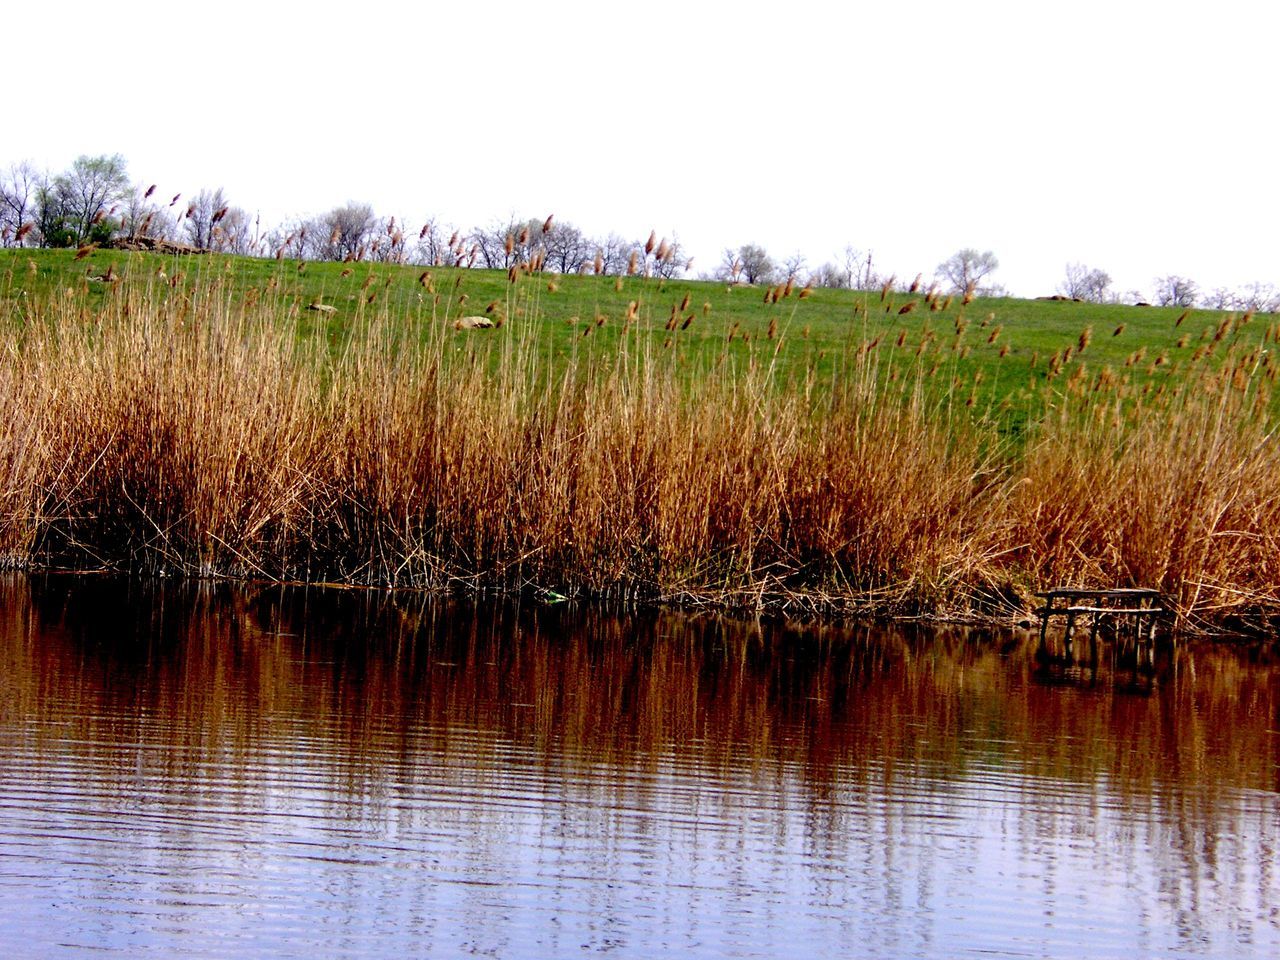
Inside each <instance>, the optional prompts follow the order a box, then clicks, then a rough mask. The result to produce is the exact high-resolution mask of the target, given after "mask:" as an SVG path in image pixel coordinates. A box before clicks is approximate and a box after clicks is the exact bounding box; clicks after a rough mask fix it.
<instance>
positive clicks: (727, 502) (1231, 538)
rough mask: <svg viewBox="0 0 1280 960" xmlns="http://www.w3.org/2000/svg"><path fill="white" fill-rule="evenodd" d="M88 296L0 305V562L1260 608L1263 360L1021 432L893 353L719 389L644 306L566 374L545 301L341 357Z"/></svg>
mask: <svg viewBox="0 0 1280 960" xmlns="http://www.w3.org/2000/svg"><path fill="white" fill-rule="evenodd" d="M518 282H520V281H519V280H518V279H517V283H518ZM87 304H88V301H87V299H86V298H85V297H84V296H83V295H82V294H81V293H77V292H76V291H71V292H69V293H68V294H66V295H65V296H64V297H63V298H61V299H59V300H57V301H56V302H53V303H50V304H48V305H46V306H45V308H43V309H42V310H41V311H39V312H38V313H37V314H35V315H34V316H33V317H31V318H29V319H28V320H26V321H24V322H23V323H21V324H20V323H19V322H18V320H17V319H16V317H13V316H6V317H3V318H0V327H2V328H3V330H4V333H3V350H2V351H0V403H2V404H3V409H4V410H5V411H6V412H7V416H6V417H5V418H3V421H2V422H0V549H3V551H4V555H5V557H7V558H8V561H9V562H10V563H11V564H14V565H29V564H56V565H69V566H90V567H112V568H126V569H132V570H138V571H150V572H157V571H167V572H175V573H182V574H196V575H203V576H233V577H253V578H265V579H271V580H308V581H326V580H341V581H345V582H352V583H362V584H387V585H401V586H421V587H429V588H445V587H470V588H485V589H497V590H513V589H522V588H528V587H539V588H544V589H548V590H554V591H556V592H559V593H564V594H570V595H589V596H602V597H619V598H628V599H667V600H677V601H683V602H695V603H700V602H719V603H732V604H747V605H767V604H771V603H776V604H783V605H800V606H809V607H813V608H822V609H836V610H846V611H848V610H874V611H877V612H893V613H904V612H914V613H929V612H951V613H954V612H966V611H968V612H972V611H974V610H980V611H983V612H987V613H992V612H1003V613H1009V612H1012V611H1013V610H1014V609H1016V608H1019V607H1021V606H1025V605H1026V603H1027V602H1029V600H1030V593H1031V591H1032V590H1033V589H1035V588H1036V587H1037V586H1043V585H1047V584H1048V583H1049V582H1050V581H1054V582H1074V583H1081V584H1114V583H1122V584H1127V583H1135V584H1136V583H1141V584H1144V585H1148V584H1149V585H1155V586H1158V587H1160V588H1161V589H1164V590H1166V591H1168V592H1169V593H1170V594H1171V595H1172V596H1173V597H1175V598H1176V600H1177V602H1178V604H1179V609H1180V611H1181V612H1182V613H1183V614H1185V615H1188V616H1193V617H1200V618H1207V619H1208V620H1216V621H1221V620H1222V619H1223V618H1224V617H1227V616H1229V615H1243V616H1247V617H1249V618H1252V619H1253V621H1259V619H1260V618H1266V617H1272V616H1274V615H1275V613H1276V611H1277V609H1280V581H1278V579H1277V577H1278V571H1280V563H1278V561H1280V542H1278V541H1277V535H1276V532H1275V531H1276V530H1277V527H1278V524H1277V521H1278V520H1280V517H1278V516H1277V511H1278V510H1280V507H1278V506H1277V504H1280V469H1278V468H1277V463H1276V458H1275V456H1274V452H1273V449H1272V441H1271V437H1272V434H1271V430H1272V420H1271V418H1270V414H1269V410H1270V401H1269V394H1268V393H1267V385H1268V384H1269V382H1270V378H1271V377H1273V376H1274V371H1273V370H1272V368H1271V367H1270V365H1269V359H1267V357H1266V355H1265V354H1264V353H1262V352H1261V351H1260V350H1254V351H1252V352H1246V351H1245V350H1243V348H1241V352H1240V356H1238V357H1235V358H1232V359H1229V361H1228V362H1225V363H1224V364H1223V365H1221V366H1218V367H1214V368H1213V371H1210V370H1209V368H1208V367H1207V366H1206V367H1205V370H1206V373H1205V374H1204V375H1202V376H1201V375H1188V376H1187V377H1185V378H1184V379H1183V380H1182V381H1179V382H1180V383H1181V387H1180V388H1179V389H1178V390H1177V391H1169V392H1168V393H1167V394H1162V395H1159V396H1153V397H1148V398H1143V397H1141V396H1140V395H1139V396H1132V395H1130V393H1132V388H1131V387H1129V386H1128V385H1127V384H1126V382H1124V381H1121V380H1119V379H1117V378H1112V379H1111V380H1108V379H1107V378H1106V377H1103V376H1099V377H1098V378H1096V379H1095V380H1088V379H1085V378H1084V377H1080V376H1077V377H1073V378H1072V379H1071V380H1069V381H1066V382H1065V384H1064V382H1063V381H1060V380H1059V381H1050V384H1051V389H1055V390H1059V391H1061V398H1060V402H1058V403H1057V405H1056V408H1055V412H1054V414H1052V415H1051V416H1050V417H1049V418H1047V419H1045V420H1044V421H1043V422H1041V423H1039V424H1036V425H1034V426H1033V428H1032V431H1031V436H1030V439H1029V440H1028V441H1027V442H1026V443H1025V445H1019V446H1016V447H1015V446H1011V445H1010V444H1009V443H1008V442H1006V441H1003V440H1001V439H1000V435H999V433H998V431H997V429H996V420H995V419H994V418H991V417H987V418H984V417H983V416H980V415H977V414H975V413H974V412H973V411H972V410H971V409H968V408H967V406H966V404H967V403H972V397H973V396H974V393H972V392H970V391H969V390H968V388H963V387H962V388H961V389H960V390H959V391H953V395H947V396H942V397H941V398H939V396H938V394H937V392H936V391H933V390H931V389H930V388H929V384H928V376H929V374H928V373H926V372H925V368H924V367H923V366H919V365H918V364H919V363H920V361H916V360H913V359H912V358H911V357H912V351H913V347H912V345H911V344H905V345H901V344H900V346H899V347H896V348H895V347H893V346H891V345H890V344H888V343H886V344H885V345H883V346H881V347H879V348H878V349H874V350H869V349H865V348H864V349H860V350H857V351H853V350H850V353H849V356H848V357H847V358H846V361H845V362H844V363H843V364H842V365H841V366H840V367H839V372H838V375H837V376H836V378H835V379H834V381H827V380H823V381H821V382H819V380H818V379H817V377H816V376H815V375H814V374H813V373H812V371H810V374H809V375H808V376H807V377H806V376H804V375H789V376H792V377H793V379H784V378H783V376H782V375H781V374H780V373H779V368H777V367H775V365H774V358H775V357H776V356H777V355H778V353H779V352H780V351H782V350H784V349H788V346H787V345H785V344H784V343H783V342H782V339H779V340H777V341H775V340H772V339H770V340H763V341H759V342H758V343H757V344H756V345H755V346H756V347H758V349H755V348H754V347H753V350H754V352H752V353H751V355H750V360H749V361H748V362H747V364H746V365H745V366H741V367H735V366H734V364H733V362H731V361H725V362H722V363H720V364H719V365H717V366H715V367H714V368H713V369H710V370H709V369H707V368H706V367H705V366H704V365H700V364H698V363H695V362H686V361H687V360H688V359H689V358H687V357H685V356H683V355H682V353H681V350H682V347H681V343H682V340H681V337H682V336H691V335H689V334H684V333H682V332H681V331H673V332H672V333H671V334H670V335H669V337H668V339H667V341H666V342H669V343H671V346H670V348H669V349H668V348H664V347H663V346H662V345H661V344H662V343H663V342H664V341H660V340H655V339H653V338H652V336H651V335H650V333H649V330H648V329H647V328H646V324H645V320H644V318H643V317H635V318H634V322H633V323H631V327H632V333H630V334H629V335H627V336H624V337H623V338H622V339H621V341H618V344H619V345H618V346H617V347H616V348H610V349H611V351H612V352H610V353H605V352H602V351H601V350H600V349H598V348H588V347H586V346H584V347H582V348H581V349H582V351H583V352H582V353H580V354H578V355H577V356H575V357H573V358H571V359H569V360H568V361H567V362H563V361H560V360H555V359H553V358H551V357H550V356H549V355H548V353H547V352H546V350H545V346H544V340H543V339H540V337H539V335H538V326H539V320H538V317H537V309H536V302H534V301H529V302H528V303H527V307H528V308H527V309H525V310H524V311H523V315H521V311H520V310H517V309H515V301H514V300H513V301H512V303H509V304H508V305H507V309H506V313H507V316H508V317H509V320H508V322H507V323H506V324H505V325H504V326H503V327H501V328H500V329H498V330H494V331H457V330H455V329H454V326H453V324H451V323H450V322H449V318H448V317H442V316H438V315H430V314H428V315H426V316H424V317H421V318H413V317H399V316H390V315H388V314H387V313H386V312H385V308H383V312H378V308H377V307H376V305H370V306H368V307H367V308H365V307H363V306H362V307H361V311H362V312H361V313H360V314H359V315H358V316H357V317H356V319H355V321H354V325H353V330H354V331H355V332H354V333H352V334H351V335H350V336H349V337H348V338H347V339H345V340H343V341H342V342H333V341H331V340H330V339H328V338H327V337H326V336H324V335H322V334H302V333H300V332H299V330H300V329H301V325H300V322H299V320H298V318H297V317H296V316H295V315H293V314H291V312H290V311H291V310H296V307H290V305H289V304H287V303H286V302H284V301H280V300H277V299H274V298H273V297H272V295H271V293H270V291H260V292H255V293H253V294H252V295H250V296H248V297H246V296H243V295H242V294H238V293H234V292H232V291H231V289H230V288H229V287H225V286H223V285H222V284H221V283H220V282H219V280H218V278H217V277H216V276H210V277H206V278H203V279H201V280H199V281H198V282H197V281H193V282H191V283H189V284H186V285H185V286H184V287H182V288H181V289H170V288H169V287H167V286H158V287H154V288H137V287H128V286H121V287H118V288H117V289H115V290H114V291H113V292H112V294H111V295H110V296H109V297H107V299H106V301H105V306H101V307H94V308H89V307H88V306H87ZM530 305H531V306H530ZM630 319H631V318H629V320H630ZM658 323H661V319H659V320H657V321H656V322H652V323H650V324H649V326H652V327H655V328H656V326H657V324H658ZM658 336H661V334H658ZM596 339H597V340H598V339H599V338H596ZM587 342H588V341H583V343H587ZM886 358H887V359H886ZM934 369H936V366H935V368H934Z"/></svg>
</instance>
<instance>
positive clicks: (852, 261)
mask: <svg viewBox="0 0 1280 960" xmlns="http://www.w3.org/2000/svg"><path fill="white" fill-rule="evenodd" d="M844 272H845V276H846V277H848V284H849V286H850V287H851V288H853V289H854V290H874V289H875V288H876V287H879V286H880V285H881V284H883V283H884V281H883V280H882V279H881V278H880V274H879V273H877V272H876V269H875V255H874V253H873V252H872V251H871V250H866V251H863V250H859V249H857V248H856V247H852V246H848V247H845V248H844Z"/></svg>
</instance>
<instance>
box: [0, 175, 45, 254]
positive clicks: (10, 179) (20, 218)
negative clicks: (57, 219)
mask: <svg viewBox="0 0 1280 960" xmlns="http://www.w3.org/2000/svg"><path fill="white" fill-rule="evenodd" d="M41 180H42V178H41V176H40V174H39V173H37V172H36V169H35V167H33V166H32V165H31V164H30V163H29V162H27V161H23V162H22V163H16V164H13V165H12V166H10V167H9V169H8V170H7V171H5V174H4V176H3V178H0V246H6V247H9V246H23V245H25V244H28V243H35V241H36V238H35V237H34V236H33V235H32V234H33V230H32V229H31V227H28V224H34V221H35V217H36V193H37V191H38V190H39V187H40V183H41ZM19 235H21V239H19Z"/></svg>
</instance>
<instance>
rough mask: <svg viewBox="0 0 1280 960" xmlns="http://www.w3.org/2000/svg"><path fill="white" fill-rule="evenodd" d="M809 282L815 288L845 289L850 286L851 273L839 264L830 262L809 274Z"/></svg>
mask: <svg viewBox="0 0 1280 960" xmlns="http://www.w3.org/2000/svg"><path fill="white" fill-rule="evenodd" d="M809 282H810V283H811V284H813V285H814V286H815V287H829V288H831V289H833V290H841V289H845V288H847V287H848V286H849V272H848V270H846V269H845V268H844V267H842V266H840V265H839V264H835V263H832V262H831V261H830V260H828V261H827V262H826V263H824V264H823V265H822V266H820V267H818V268H817V269H816V270H813V271H812V272H810V274H809Z"/></svg>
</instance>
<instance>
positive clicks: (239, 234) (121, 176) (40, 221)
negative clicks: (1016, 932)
mask: <svg viewBox="0 0 1280 960" xmlns="http://www.w3.org/2000/svg"><path fill="white" fill-rule="evenodd" d="M120 238H130V239H137V238H148V239H152V240H164V241H169V242H173V243H183V244H187V245H190V246H192V247H196V248H199V249H202V250H210V251H214V252H219V253H229V254H237V255H241V256H255V257H270V256H275V257H276V258H279V259H282V258H284V257H290V258H295V259H299V260H335V261H341V260H346V261H354V260H367V261H371V262H386V263H412V264H422V265H436V266H449V267H479V268H484V269H492V270H509V269H510V268H511V267H513V266H515V265H517V264H521V263H530V262H534V261H535V258H536V261H537V262H538V264H539V265H540V268H541V269H543V270H549V271H551V272H554V273H561V274H568V273H584V272H590V273H595V274H601V275H613V276H617V275H622V274H627V273H636V272H641V271H643V272H645V273H646V274H649V275H652V276H657V277H660V278H663V279H675V278H678V277H683V276H687V275H689V274H691V273H692V270H693V261H692V260H691V259H690V258H688V257H687V256H686V254H685V251H684V250H683V249H682V247H681V245H680V242H679V239H678V238H676V237H672V238H671V239H670V240H668V239H666V238H662V239H661V240H659V239H658V238H657V236H656V235H655V234H654V233H652V232H651V233H650V235H649V237H648V238H647V239H646V240H632V239H627V238H625V237H623V236H621V235H619V234H617V233H613V232H610V233H609V234H608V235H607V236H603V237H592V236H588V235H587V234H585V233H584V232H583V231H582V230H580V229H579V228H578V227H577V226H575V225H574V224H572V223H571V222H567V221H564V220H555V219H554V218H553V217H547V218H546V219H545V220H544V219H518V218H516V217H514V216H513V217H510V218H508V219H507V220H506V221H496V222H494V223H493V224H491V225H490V226H488V227H473V228H469V229H459V228H456V227H453V226H452V225H445V224H441V223H440V222H439V221H438V220H436V219H435V218H429V219H427V220H426V221H425V222H424V223H423V224H422V225H421V227H416V225H415V226H413V227H411V226H410V225H409V223H408V222H407V221H406V220H405V219H404V218H403V217H401V218H397V217H395V216H383V215H380V214H378V213H376V212H375V211H374V209H373V207H372V206H370V205H369V204H365V203H356V202H348V203H346V204H343V205H340V206H336V207H333V208H332V209H330V210H328V211H326V212H324V213H321V214H317V215H315V216H312V217H299V218H294V219H291V220H286V221H284V222H282V223H279V224H274V225H268V226H265V227H264V225H263V224H262V222H261V218H260V217H257V216H253V215H251V214H249V213H248V212H247V211H246V210H245V209H244V208H242V207H240V206H237V205H235V204H233V203H231V202H230V201H229V200H228V198H227V197H226V195H225V192H224V190H223V189H222V188H221V187H217V188H203V189H201V190H199V191H198V192H197V193H196V194H194V195H191V196H184V195H183V194H182V193H176V194H173V195H172V196H171V197H168V198H166V197H165V196H164V195H160V194H158V193H157V187H156V185H154V184H152V185H147V186H144V185H143V184H141V183H134V182H132V181H131V180H130V178H129V175H128V170H127V164H126V161H125V159H124V157H122V156H121V155H120V154H113V155H101V156H88V155H82V156H80V157H78V158H77V159H76V160H75V162H74V163H72V164H71V166H70V167H68V168H67V169H66V170H64V171H62V172H60V173H56V174H55V173H48V172H42V171H39V170H37V169H36V168H35V167H34V166H33V165H32V164H31V163H30V162H26V161H24V162H21V163H13V164H11V165H10V166H9V168H8V170H6V171H5V172H4V173H3V175H0V246H3V247H15V246H18V247H22V246H27V247H48V248H58V247H81V246H85V245H90V244H92V245H102V244H106V243H110V242H112V241H116V240H119V239H120ZM998 267H999V261H998V259H997V258H996V256H995V254H994V253H993V252H992V251H989V250H988V251H979V250H977V249H974V248H965V249H962V250H959V251H957V252H956V253H954V254H953V255H952V256H951V257H949V258H947V259H946V260H944V261H943V262H942V263H940V264H939V265H938V266H937V268H936V270H935V271H934V275H933V280H932V283H933V285H934V286H935V287H938V286H941V287H944V288H945V289H947V290H948V291H951V292H957V293H968V294H978V295H983V296H997V297H998V296H1007V295H1008V291H1007V290H1006V289H1005V288H1004V287H1003V286H1001V285H999V284H997V283H993V282H992V281H991V276H992V274H993V273H994V272H995V271H996V270H997V269H998ZM697 278H698V279H702V280H720V281H725V282H731V283H749V284H771V283H775V282H782V281H786V280H791V281H795V282H799V283H803V284H808V285H811V286H815V287H828V288H838V289H857V290H872V289H876V288H886V289H903V290H906V289H918V288H920V287H921V286H924V285H925V281H924V275H923V273H921V274H917V275H916V276H915V278H914V280H910V281H908V280H907V279H906V278H905V277H904V278H899V277H898V276H896V275H894V274H887V275H886V274H884V273H882V272H881V270H880V269H879V268H878V266H877V265H876V263H875V260H874V254H873V252H872V251H871V250H869V249H865V250H864V249H859V248H856V247H853V246H847V247H846V248H845V249H844V251H843V253H842V255H841V257H840V258H839V259H838V260H828V261H826V262H824V263H822V264H821V265H819V266H816V267H811V266H810V265H809V263H808V261H807V259H806V258H805V257H804V256H803V255H801V254H799V253H796V254H793V255H791V256H789V257H786V258H784V259H781V260H778V259H775V258H774V257H773V256H771V255H770V254H769V253H768V252H767V250H766V249H765V248H764V247H762V246H760V245H758V244H755V243H745V244H742V245H740V246H738V247H729V248H726V249H725V250H724V252H723V255H722V257H721V259H720V261H719V262H718V263H717V264H716V265H715V266H714V267H713V268H712V269H711V270H710V271H704V272H701V273H699V274H697ZM1055 294H1056V295H1057V296H1059V297H1064V298H1068V299H1072V300H1081V301H1087V302H1091V303H1148V302H1150V303H1155V304H1157V305H1160V306H1181V307H1192V306H1203V307H1208V308H1211V309H1240V310H1252V311H1256V312H1276V311H1277V310H1280V291H1277V289H1276V288H1275V286H1274V285H1272V284H1267V283H1261V282H1255V283H1253V284H1251V285H1249V286H1248V287H1246V288H1244V289H1242V290H1232V289H1229V288H1226V287H1219V288H1216V289H1214V290H1212V291H1202V290H1201V289H1200V287H1199V285H1198V284H1197V283H1196V282H1195V281H1194V280H1192V279H1190V278H1188V277H1183V276H1179V275H1175V274H1169V275H1167V276H1162V277H1157V278H1155V279H1154V281H1153V286H1152V293H1151V295H1150V297H1148V296H1147V295H1144V294H1143V293H1142V292H1141V291H1138V290H1129V291H1124V292H1120V291H1117V290H1115V289H1114V288H1113V286H1112V280H1111V277H1110V275H1109V274H1108V273H1107V272H1106V271H1105V270H1102V269H1099V268H1096V267H1091V266H1087V265H1085V264H1082V263H1069V264H1067V265H1066V268H1065V277H1064V279H1063V282H1062V283H1061V284H1060V285H1059V286H1058V288H1057V290H1056V291H1055Z"/></svg>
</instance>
